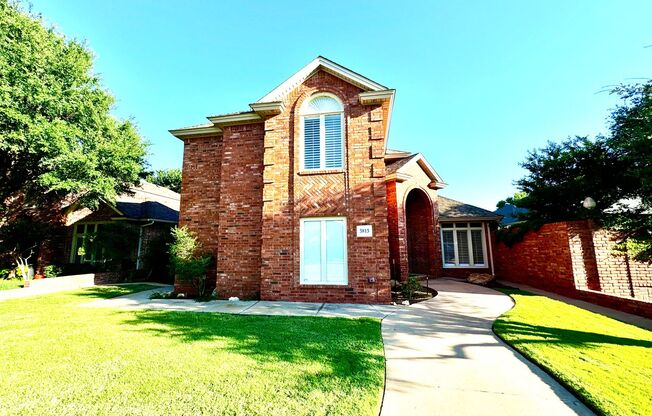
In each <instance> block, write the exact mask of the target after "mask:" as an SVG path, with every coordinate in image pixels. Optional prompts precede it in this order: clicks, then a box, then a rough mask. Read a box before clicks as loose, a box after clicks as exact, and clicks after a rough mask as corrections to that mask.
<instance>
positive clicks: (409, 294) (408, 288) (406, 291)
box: [401, 276, 421, 302]
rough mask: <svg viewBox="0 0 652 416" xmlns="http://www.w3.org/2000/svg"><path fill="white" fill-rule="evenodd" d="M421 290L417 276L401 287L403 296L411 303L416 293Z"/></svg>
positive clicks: (409, 278)
mask: <svg viewBox="0 0 652 416" xmlns="http://www.w3.org/2000/svg"><path fill="white" fill-rule="evenodd" d="M419 289H421V283H420V282H419V279H418V278H417V277H415V276H410V277H408V279H407V281H406V282H404V283H403V284H402V285H401V293H403V296H405V297H406V298H407V300H409V301H410V302H412V298H413V297H414V292H416V291H417V290H419Z"/></svg>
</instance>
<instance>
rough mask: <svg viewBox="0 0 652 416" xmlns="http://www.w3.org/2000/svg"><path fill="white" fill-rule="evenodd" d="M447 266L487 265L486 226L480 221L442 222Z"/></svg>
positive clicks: (444, 257)
mask: <svg viewBox="0 0 652 416" xmlns="http://www.w3.org/2000/svg"><path fill="white" fill-rule="evenodd" d="M441 248H442V251H443V260H444V266H445V267H486V266H487V262H486V258H487V256H486V244H485V238H484V227H483V226H482V223H480V222H457V223H442V225H441Z"/></svg>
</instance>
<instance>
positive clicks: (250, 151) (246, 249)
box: [217, 123, 264, 299]
mask: <svg viewBox="0 0 652 416" xmlns="http://www.w3.org/2000/svg"><path fill="white" fill-rule="evenodd" d="M263 135H264V129H263V124H262V123H257V124H245V125H241V126H229V127H225V128H224V133H223V140H224V144H223V146H224V147H223V150H222V152H223V153H222V154H223V155H222V160H221V165H222V173H221V182H222V183H221V186H220V203H219V211H220V219H219V221H220V226H219V243H218V246H217V291H218V294H219V296H221V297H230V296H238V297H240V298H245V299H246V298H258V297H259V296H260V266H261V257H260V248H261V236H262V199H263V196H262V191H263Z"/></svg>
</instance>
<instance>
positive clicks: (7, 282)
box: [0, 279, 23, 290]
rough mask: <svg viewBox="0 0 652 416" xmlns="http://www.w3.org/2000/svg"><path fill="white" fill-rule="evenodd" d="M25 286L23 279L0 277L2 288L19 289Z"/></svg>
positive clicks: (0, 288) (0, 286)
mask: <svg viewBox="0 0 652 416" xmlns="http://www.w3.org/2000/svg"><path fill="white" fill-rule="evenodd" d="M21 287H23V281H22V280H21V279H0V290H8V289H19V288H21Z"/></svg>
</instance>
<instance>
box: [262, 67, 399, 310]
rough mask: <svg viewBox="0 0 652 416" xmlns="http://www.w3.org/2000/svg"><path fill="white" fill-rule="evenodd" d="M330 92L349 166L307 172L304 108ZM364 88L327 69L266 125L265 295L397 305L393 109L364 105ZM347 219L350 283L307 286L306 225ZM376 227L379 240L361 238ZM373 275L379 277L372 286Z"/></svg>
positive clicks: (299, 89)
mask: <svg viewBox="0 0 652 416" xmlns="http://www.w3.org/2000/svg"><path fill="white" fill-rule="evenodd" d="M317 92H329V93H332V94H334V95H336V96H337V97H338V98H339V99H340V100H341V101H342V102H343V104H344V120H345V143H346V154H345V169H344V170H343V171H340V172H329V173H326V172H323V173H317V174H315V173H309V174H308V173H302V172H301V171H300V159H301V156H300V150H299V149H300V146H299V140H300V137H301V132H300V115H299V108H300V107H301V104H302V103H303V102H304V101H305V100H306V99H308V98H309V97H310V96H311V95H312V94H314V93H317ZM360 92H361V90H360V89H359V88H357V87H355V86H353V85H351V84H348V83H346V82H344V81H342V80H340V79H339V78H337V77H334V76H333V75H330V74H328V73H326V72H323V71H320V72H318V73H317V74H315V75H314V76H312V77H311V78H309V79H308V80H306V81H305V82H304V83H303V84H302V85H300V86H298V87H297V88H296V89H295V90H294V91H293V92H292V93H290V94H289V95H288V97H287V98H286V100H285V103H284V104H285V111H284V112H283V113H281V114H279V115H277V116H274V117H272V118H270V119H268V120H266V122H265V139H264V141H265V161H264V165H265V167H264V174H263V183H264V190H263V202H264V206H263V240H262V270H261V274H262V276H261V298H262V299H279V300H301V301H328V302H357V303H376V302H379V303H384V302H389V301H390V288H389V261H388V259H389V243H388V238H387V236H388V228H387V203H386V200H385V198H386V190H385V183H384V161H383V157H384V152H385V149H384V133H385V125H386V122H387V120H386V118H385V117H386V115H385V111H386V108H385V107H386V106H387V105H388V104H387V103H386V104H384V105H383V106H380V105H374V106H363V105H361V104H360V103H359V99H358V94H359V93H360ZM321 216H344V217H346V219H347V226H348V240H347V244H348V264H349V270H348V285H346V286H320V285H302V284H301V283H300V276H299V273H300V255H299V220H300V218H304V217H321ZM359 224H371V225H372V226H373V232H374V237H373V238H357V237H356V226H357V225H359ZM368 277H374V278H376V283H369V282H368Z"/></svg>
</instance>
